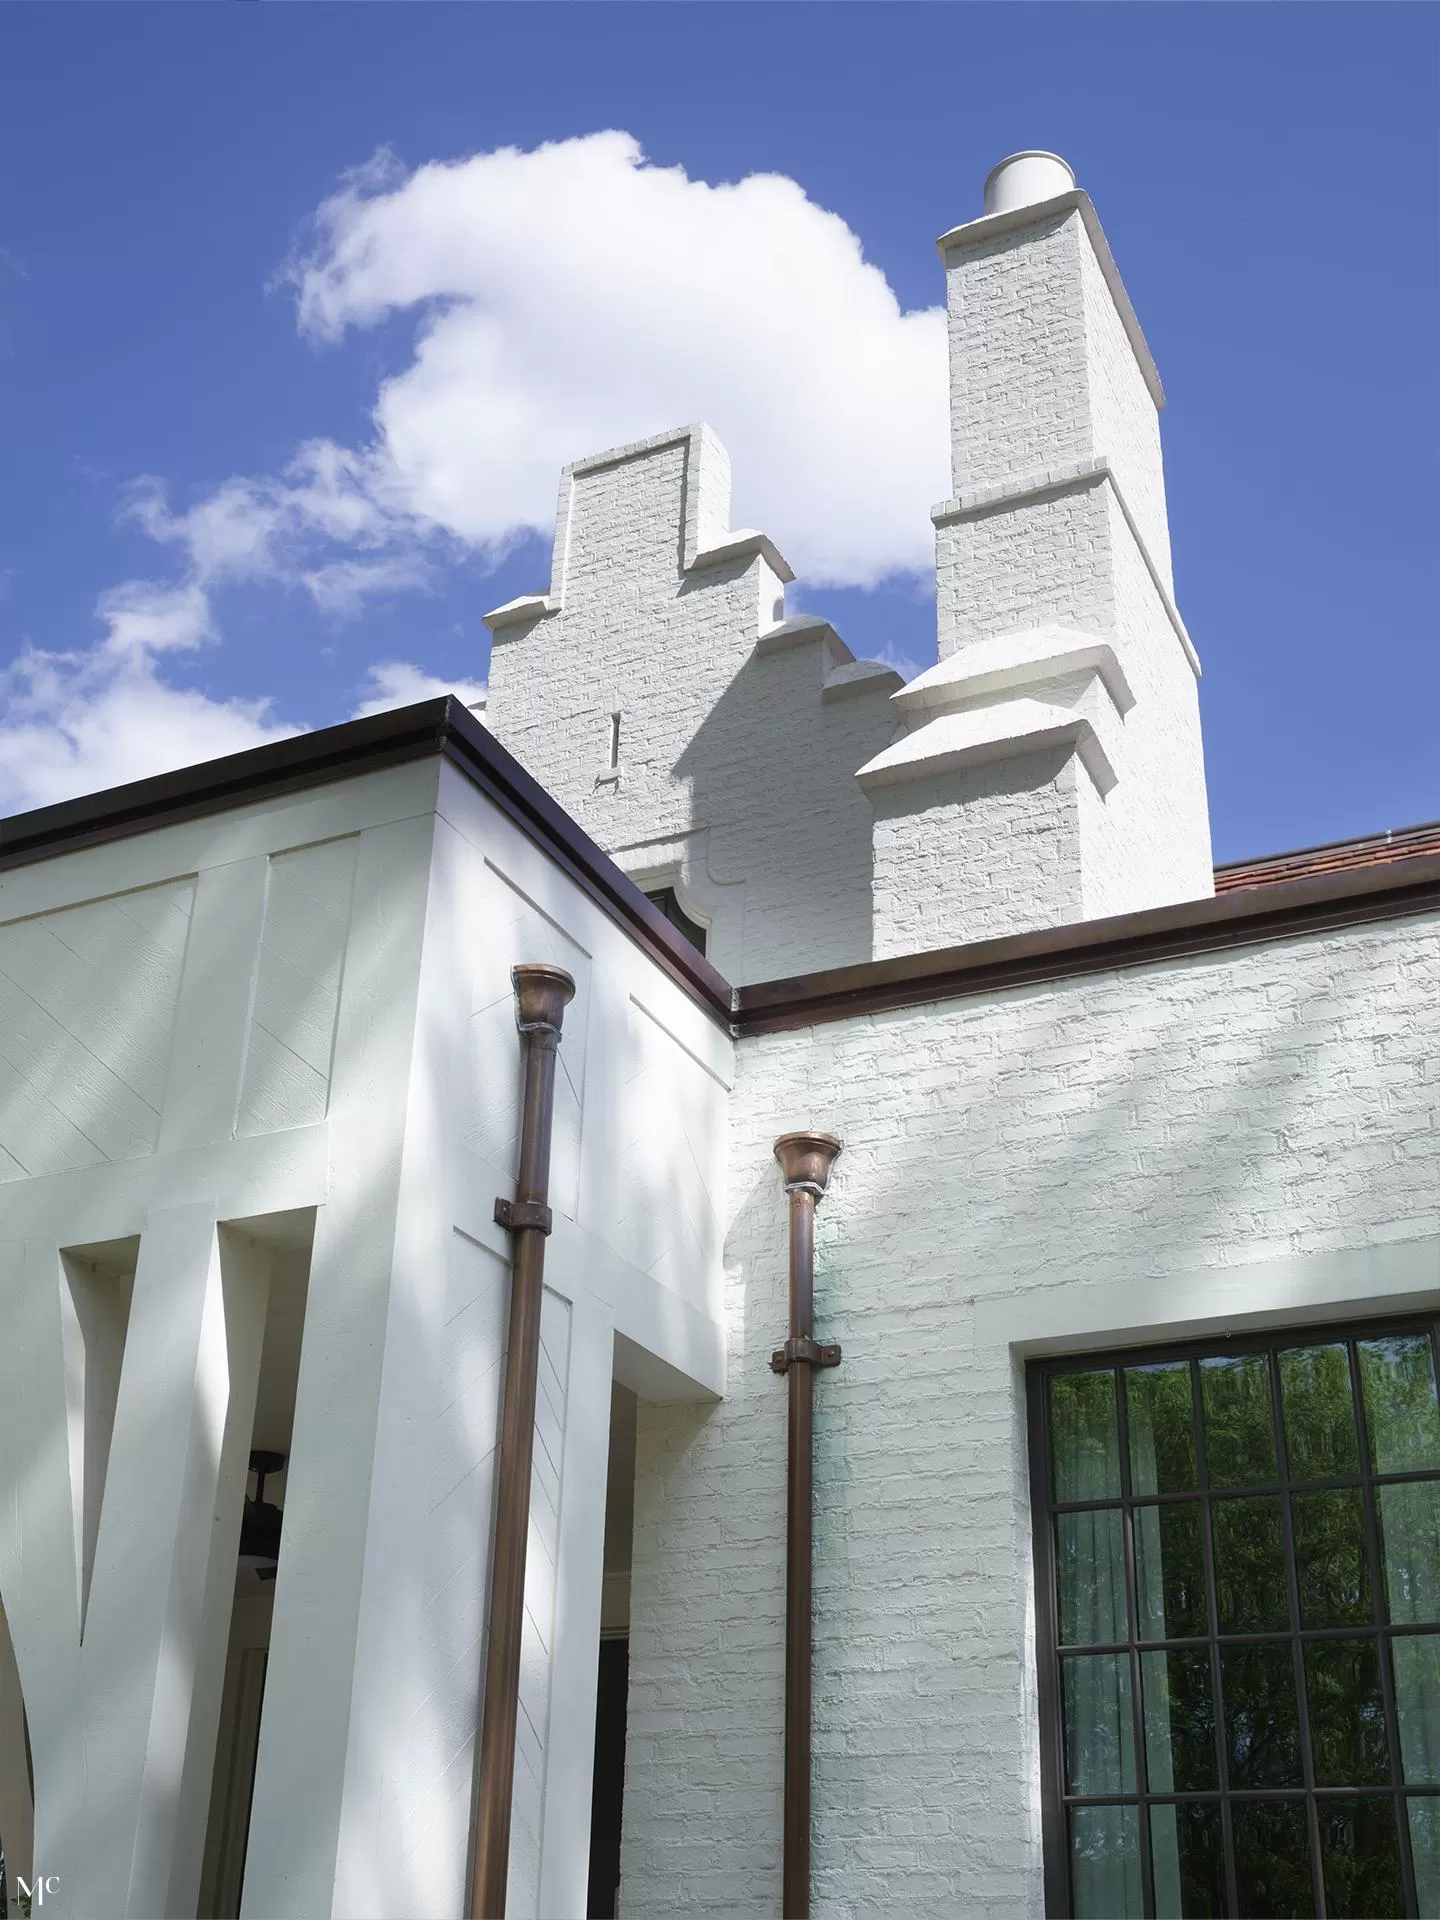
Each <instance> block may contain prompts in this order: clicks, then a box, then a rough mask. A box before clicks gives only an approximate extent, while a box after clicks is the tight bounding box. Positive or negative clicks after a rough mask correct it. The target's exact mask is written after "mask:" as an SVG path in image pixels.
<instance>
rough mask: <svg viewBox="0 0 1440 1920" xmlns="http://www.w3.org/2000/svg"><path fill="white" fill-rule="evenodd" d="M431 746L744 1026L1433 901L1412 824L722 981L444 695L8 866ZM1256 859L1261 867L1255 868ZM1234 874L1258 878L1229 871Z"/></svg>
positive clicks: (1265, 936)
mask: <svg viewBox="0 0 1440 1920" xmlns="http://www.w3.org/2000/svg"><path fill="white" fill-rule="evenodd" d="M431 755H439V756H441V757H443V758H445V759H447V760H449V761H451V762H452V764H453V765H455V766H456V767H458V768H459V769H460V770H461V771H462V772H463V773H464V774H465V775H466V777H467V778H468V779H470V780H471V781H473V782H474V784H475V785H476V786H477V787H479V788H480V790H481V791H482V792H483V793H484V794H485V795H486V796H487V797H488V798H489V799H490V800H491V801H492V802H493V803H494V804H495V805H496V806H497V807H499V809H500V810H501V812H502V813H504V814H506V815H507V816H508V818H510V819H511V820H513V821H514V822H515V824H516V825H517V826H518V827H519V828H520V829H521V831H522V832H523V833H525V834H526V835H528V837H529V838H530V839H531V840H533V841H534V842H535V843H536V844H537V845H538V846H540V847H541V848H542V849H543V850H544V851H545V852H546V853H547V854H548V855H549V856H550V858H551V859H553V860H554V861H555V863H556V864H557V865H558V866H559V867H561V868H562V869H563V870H564V872H566V873H567V874H568V875H569V876H570V878H571V879H572V880H573V881H574V882H575V884H576V885H577V886H578V887H579V888H580V889H581V891H582V892H583V893H585V894H586V895H587V896H588V897H589V898H590V899H591V900H593V901H594V902H595V903H596V904H597V905H598V906H599V907H600V909H601V910H602V911H603V912H604V913H605V914H606V915H607V916H608V917H609V918H610V919H611V920H612V921H614V922H615V923H616V924H617V925H618V926H619V927H621V928H622V929H623V931H625V932H626V933H627V934H629V935H630V937H631V938H632V939H634V940H635V941H637V942H638V943H639V945H640V946H642V947H643V948H644V949H645V951H646V952H647V953H648V954H649V955H650V957H651V958H652V959H653V960H654V961H655V963H656V964H657V965H658V966H659V967H661V968H662V969H663V971H664V972H665V973H666V974H668V975H669V977H670V978H671V979H672V980H674V981H675V983H676V985H677V986H679V987H680V988H681V990H682V991H683V992H684V993H686V994H687V995H688V996H689V998H690V999H691V1000H693V1001H694V1002H695V1003H696V1004H697V1005H698V1006H700V1007H701V1008H703V1009H704V1011H705V1012H706V1013H707V1014H708V1015H709V1016H710V1018H711V1019H713V1020H715V1021H716V1022H717V1023H718V1024H720V1025H722V1026H725V1027H727V1028H728V1029H729V1031H730V1032H731V1033H733V1034H735V1035H736V1036H738V1037H744V1036H746V1035H749V1034H760V1033H776V1032H780V1031H783V1030H784V1029H787V1028H792V1027H807V1026H815V1025H818V1024H821V1023H823V1022H825V1021H830V1020H848V1019H854V1018H856V1017H857V1016H860V1015H864V1014H869V1013H881V1012H888V1011H891V1010H893V1009H896V1008H902V1007H916V1006H924V1005H926V1004H928V1003H930V1002H932V1001H937V1000H956V999H964V998H967V997H971V996H974V995H977V994H984V993H995V992H999V991H1000V990H1002V989H1004V988H1006V987H1017V986H1029V985H1035V984H1038V983H1041V982H1044V981H1050V980H1062V979H1067V978H1070V977H1072V976H1078V975H1081V974H1087V973H1101V972H1107V971H1110V970H1111V969H1114V968H1117V967H1138V966H1146V965H1151V964H1154V963H1155V962H1157V961H1164V960H1175V959H1183V958H1185V957H1187V956H1189V955H1193V954H1202V953H1213V952H1216V951H1220V950H1223V949H1226V948H1231V947H1243V946H1252V945H1256V944H1258V943H1260V942H1262V941H1267V940H1287V939H1296V938H1299V937H1300V936H1301V935H1304V934H1307V933H1322V932H1326V931H1328V930H1330V929H1333V928H1337V927H1347V926H1356V925H1360V924H1362V923H1364V922H1366V921H1377V920H1390V919H1399V918H1403V917H1405V916H1407V915H1412V914H1421V913H1430V912H1434V911H1436V910H1437V909H1440V848H1436V847H1434V846H1433V845H1432V836H1433V835H1434V834H1435V832H1436V829H1434V828H1432V827H1417V828H1413V829H1406V830H1404V831H1403V832H1401V833H1396V834H1391V835H1386V836H1383V837H1381V838H1378V839H1372V840H1365V841H1340V842H1337V843H1336V844H1335V845H1334V846H1331V847H1325V848H1307V849H1304V850H1302V852H1301V853H1299V854H1294V855H1285V854H1280V855H1276V856H1275V857H1274V858H1273V859H1272V860H1270V861H1249V862H1236V863H1234V864H1232V866H1230V867H1229V868H1220V869H1218V870H1217V874H1216V884H1217V887H1220V888H1221V889H1222V890H1221V891H1219V892H1217V894H1216V896H1215V898H1214V899H1210V900H1192V901H1187V902H1185V903H1183V904H1182V905H1180V906H1174V907H1158V908H1155V909H1152V910H1151V911H1149V912H1147V913H1132V914H1123V915H1119V916H1117V917H1115V918H1114V919H1109V920H1086V921H1080V922H1078V923H1075V924H1072V925H1069V926H1064V927H1047V928H1043V929H1040V930H1038V931H1035V932H1031V933H1021V934H1013V935H1010V936H1008V937H1007V938H1005V939H1003V940H979V941H975V942H974V943H973V944H971V945H969V946H963V947H950V948H946V949H944V950H943V951H941V952H938V953H919V954H909V955H906V956H904V957H903V958H899V959H895V960H874V961H867V962H865V963H863V964H861V965H858V966H853V967H836V968H832V969H830V970H829V971H828V972H824V973H811V974H803V975H799V976H797V977H796V978H794V979H790V980H766V981H761V982H758V983H757V984H755V985H753V986H748V987H741V988H739V989H738V990H737V989H732V988H731V986H730V984H729V983H728V981H726V980H725V979H724V978H723V977H722V976H721V975H720V974H719V973H717V972H716V970H715V968H714V967H713V966H711V965H710V963H709V961H707V960H706V959H704V957H703V956H702V955H700V954H699V953H697V952H696V951H695V949H694V948H693V947H692V946H691V945H690V942H689V941H688V940H686V939H685V938H684V936H683V935H682V934H680V933H679V932H677V931H676V929H675V928H674V927H672V926H671V925H670V923H669V921H668V920H666V919H665V918H664V916H663V915H662V914H661V913H660V912H659V911H658V910H657V909H656V908H655V907H652V906H651V904H650V902H649V901H648V900H647V899H646V898H645V896H644V894H643V893H641V891H640V889H639V888H638V887H637V886H636V885H635V884H634V882H633V881H631V880H629V879H627V877H626V876H625V875H624V874H623V873H622V872H621V871H620V869H619V868H618V867H617V866H616V865H615V863H614V862H613V861H612V860H611V859H610V858H609V857H608V856H607V855H606V854H604V853H602V852H601V850H600V848H599V847H597V846H596V844H595V842H594V841H593V840H592V839H591V838H590V837H589V835H588V834H586V833H584V832H582V830H581V829H580V828H579V827H578V826H577V825H576V824H575V822H574V821H573V820H572V819H571V818H570V816H569V815H568V814H567V813H565V812H564V811H563V809H562V808H561V807H560V806H559V805H558V804H557V803H556V802H555V801H554V800H553V799H552V798H551V796H550V795H549V794H548V793H547V792H546V791H545V789H544V788H543V787H541V786H540V785H538V783H537V782H536V781H534V780H533V779H532V778H531V777H530V775H529V774H528V773H526V771H525V769H524V768H523V767H522V766H521V765H520V764H519V762H518V761H516V760H514V759H513V758H512V757H511V756H510V755H509V754H508V753H507V752H506V751H505V749H504V748H503V747H502V746H501V745H500V744H499V742H498V741H497V740H496V739H495V737H494V736H493V734H491V733H490V732H489V731H488V730H487V729H486V728H485V727H483V726H482V725H481V724H480V722H479V721H478V720H476V719H475V717H474V715H473V714H472V713H471V712H470V711H469V709H468V708H467V707H466V706H464V704H463V703H462V702H461V701H459V700H457V699H455V698H454V697H453V696H450V697H446V698H445V699H440V700H426V701H422V702H420V703H419V704H418V705H416V706H413V707H401V708H399V709H397V710H396V711H394V712H392V713H382V714H376V715H373V716H372V717H371V718H369V719H366V720H351V721H347V722H346V723H345V724H344V725H343V726H338V727H326V728H323V729H322V730H321V731H319V732H317V733H306V734H299V735H297V736H295V737H294V738H293V739H290V740H280V741H277V742H275V743H274V744H273V745H271V746H267V747H256V748H254V749H253V750H252V751H250V752H249V753H236V754H230V755H227V756H226V757H225V758H224V759H222V760H208V761H206V762H204V763H203V764H202V765H200V766H197V767H183V768H181V769H179V770H178V771H177V772H175V773H162V774H157V775H156V776H155V777H154V778H153V779H150V780H137V781H135V782H134V783H133V784H132V785H130V786H124V787H112V788H110V789H109V791H107V792H105V793H94V794H85V795H82V796H81V797H80V798H79V799H76V800H65V801H62V802H61V803H60V804H59V805H58V806H53V807H41V808H38V809H37V810H36V811H34V812H32V813H22V814H16V815H15V816H13V817H12V818H11V819H9V820H0V872H4V871H5V870H6V869H9V868H14V867H20V866H27V865H30V864H31V863H33V862H34V861H37V860H48V859H52V858H54V857H56V856H57V855H60V854H64V853H71V852H74V851H75V850H76V849H78V848H81V847H92V846H98V845H102V844H104V843H105V842H107V841H111V840H120V839H124V838H126V837H127V836H129V835H131V834H136V833H148V832H151V831H153V830H154V829H155V828H157V827H165V826H172V825H174V824H176V823H177V822H179V821H183V820H194V819H198V818H200V817H202V816H203V815H206V814H211V813H221V812H224V811H225V810H227V809H228V808H231V807H238V806H245V805H248V804H251V803H253V802H256V801H263V800H267V799H272V798H275V797H276V796H278V795H280V794H284V793H294V792H298V791H300V790H302V789H305V788H308V787H316V786H321V785H324V784H326V783H328V782H331V781H335V780H348V779H352V778H355V777H356V776H358V775H360V774H365V773H373V772H376V771H377V770H379V769H381V768H383V767H387V766H398V765H401V764H403V763H404V762H407V761H411V760H421V759H425V758H427V757H429V756H431ZM1394 849H1399V851H1395V850H1394ZM1313 856H1327V857H1326V858H1324V859H1318V858H1314V857H1313ZM1262 868H1264V869H1267V870H1268V871H1266V872H1265V873H1264V874H1263V875H1262V874H1261V873H1260V871H1259V870H1260V869H1262ZM1242 869H1248V870H1249V871H1250V872H1252V873H1254V874H1255V875H1256V877H1255V878H1253V879H1248V880H1240V879H1238V878H1235V879H1229V880H1228V881H1227V876H1229V875H1238V873H1239V872H1240V871H1241V870H1242Z"/></svg>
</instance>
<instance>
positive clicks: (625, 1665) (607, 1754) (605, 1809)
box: [585, 1640, 630, 1920]
mask: <svg viewBox="0 0 1440 1920" xmlns="http://www.w3.org/2000/svg"><path fill="white" fill-rule="evenodd" d="M629 1681H630V1642H629V1641H628V1640H602V1641H601V1642H600V1687H599V1695H598V1698H597V1700H596V1707H595V1787H594V1798H593V1800H592V1802H591V1808H590V1894H589V1898H588V1900H587V1901H586V1903H585V1912H586V1915H587V1916H589V1917H591V1920H614V1916H615V1903H616V1897H617V1895H618V1894H619V1892H620V1820H621V1813H622V1811H623V1801H624V1796H625V1697H626V1693H627V1691H628V1688H629Z"/></svg>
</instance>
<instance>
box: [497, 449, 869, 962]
mask: <svg viewBox="0 0 1440 1920" xmlns="http://www.w3.org/2000/svg"><path fill="white" fill-rule="evenodd" d="M702 463H703V468H704V471H703V475H699V476H698V477H697V470H698V469H699V468H700V466H701V465H702ZM729 504H730V503H729V464H728V461H727V460H726V458H725V455H724V450H723V448H721V447H720V446H719V443H718V442H717V441H716V440H715V439H714V437H713V435H710V434H708V433H706V432H705V431H704V430H703V429H702V430H695V431H692V432H691V433H689V434H681V435H679V436H677V437H675V438H673V439H671V440H669V441H662V442H659V443H653V444H652V443H646V445H645V446H643V447H641V448H639V449H637V450H634V451H632V452H630V453H629V454H627V455H625V456H624V457H621V458H617V459H616V460H615V461H614V462H613V463H611V464H608V465H605V466H601V467H599V468H595V467H593V466H592V465H591V464H590V463H584V464H583V465H582V467H581V469H580V470H579V471H578V472H577V473H576V474H575V476H574V478H573V481H572V480H571V479H570V478H569V477H568V476H567V481H566V484H565V486H564V488H563V489H562V510H561V515H560V524H559V532H558V533H557V543H556V564H555V582H556V590H555V595H554V597H555V598H556V599H558V600H560V601H561V602H562V610H561V611H560V612H558V613H555V614H553V615H551V616H550V617H543V618H537V619H535V620H534V621H533V622H532V623H531V624H529V625H528V626H524V627H514V626H511V627H504V626H502V627H501V628H500V630H499V631H498V632H497V635H496V643H495V649H494V654H493V657H492V663H491V669H490V690H489V704H488V708H487V715H486V717H487V722H488V724H489V725H490V726H491V728H492V729H493V731H494V732H495V734H496V736H497V738H498V739H499V740H500V741H501V742H502V743H503V744H504V745H505V746H506V747H508V748H509V749H510V750H511V752H513V753H514V754H515V755H516V756H517V758H518V759H520V760H521V761H522V762H523V764H524V765H525V766H526V767H527V768H528V770H529V771H530V772H531V773H533V774H534V775H535V777H536V778H537V779H538V780H539V781H540V782H541V783H542V784H543V785H544V786H545V787H546V788H548V790H549V791H550V792H551V793H552V794H554V795H555V797H556V799H558V800H559V801H560V803H561V805H562V806H564V807H565V808H566V810H567V811H568V812H569V813H571V814H572V815H573V816H574V817H575V818H576V819H577V820H578V821H579V822H580V824H581V825H582V826H583V827H584V828H585V830H586V832H587V833H589V834H591V835H592V836H593V837H594V838H595V839H596V840H597V841H598V842H599V844H600V845H601V846H602V847H603V848H604V849H605V850H606V852H607V853H610V854H612V855H613V856H614V857H615V858H616V859H618V860H619V862H620V864H621V865H622V866H624V867H625V868H626V870H627V871H629V872H631V873H633V874H635V875H636V877H637V878H639V879H640V880H641V882H642V884H644V883H650V882H653V883H655V884H661V883H668V882H670V881H672V880H673V879H675V878H676V877H678V878H679V879H680V882H681V891H682V895H683V897H684V898H685V903H686V905H687V907H689V908H690V910H691V911H692V912H694V913H695V915H696V917H697V918H699V919H701V920H702V921H707V922H708V923H709V927H710V932H711V940H710V952H711V957H712V958H714V959H715V961H716V962H717V964H718V965H719V966H720V967H721V968H722V970H723V971H724V972H726V973H727V974H728V976H729V977H730V978H731V979H735V980H746V979H765V978H773V977H776V976H778V975H782V974H786V973H793V972H797V971H801V970H803V969H805V968H809V967H818V966H838V965H841V964H843V963H845V962H849V961H855V960H864V959H868V958H869V957H870V951H871V947H870V826H871V821H870V809H869V805H868V803H867V801H866V799H865V797H864V795H863V794H862V793H861V792H860V790H859V789H858V788H857V787H856V785H855V782H854V779H853V775H854V771H855V769H856V767H858V766H860V765H861V763H862V762H863V761H865V760H867V759H869V758H870V757H871V756H872V755H873V754H875V753H877V752H878V751H880V749H881V748H882V747H884V746H886V745H887V744H888V743H889V741H890V740H891V739H892V738H893V737H894V735H895V733H896V732H897V730H898V728H897V724H896V721H895V720H894V718H893V716H892V715H891V713H890V710H889V706H888V699H887V695H888V692H889V689H890V687H892V686H894V685H897V684H898V681H896V680H894V679H891V680H889V681H888V682H887V681H885V680H883V679H882V680H877V682H876V683H875V686H874V688H873V690H870V691H860V692H850V693H848V694H847V695H846V697H845V698H843V699H833V698H832V699H829V700H827V699H825V698H824V697H823V688H824V683H825V678H826V661H827V656H826V646H825V643H824V642H823V641H822V640H821V639H819V638H818V637H817V638H815V639H813V640H811V641H810V642H808V643H806V644H803V645H799V646H794V647H789V648H786V649H784V650H783V651H779V652H775V653H762V654H757V653H756V652H755V643H756V640H757V638H758V637H759V636H760V634H761V633H762V632H764V631H765V630H766V629H767V628H770V627H773V626H774V625H775V624H777V623H778V622H779V621H780V620H781V619H782V618H783V617H784V611H785V609H784V586H783V583H782V581H781V580H780V578H779V577H778V575H777V574H776V572H775V571H774V570H773V568H772V567H771V565H770V564H769V563H768V561H767V559H766V558H765V557H764V556H763V555H748V556H741V557H739V558H736V559H733V560H730V561H727V562H725V563H723V564H721V565H717V566H713V567H707V568H704V569H702V570H688V571H687V568H686V564H685V562H686V549H687V545H689V546H691V547H692V548H693V545H694V544H695V543H696V542H698V543H699V544H700V545H701V546H702V547H703V546H704V545H705V543H706V542H707V541H708V542H709V543H711V544H716V543H718V542H720V541H723V540H724V539H725V538H727V536H728V520H729ZM690 516H693V527H692V525H691V524H690ZM617 711H618V712H620V713H621V715H622V720H621V741H620V762H621V767H622V777H621V779H620V780H619V782H618V783H615V782H607V781H605V780H604V779H603V778H602V777H601V776H602V775H603V774H604V773H605V772H606V770H607V765H608V755H609V744H610V726H611V715H612V714H613V713H615V712H617Z"/></svg>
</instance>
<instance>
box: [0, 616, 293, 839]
mask: <svg viewBox="0 0 1440 1920" xmlns="http://www.w3.org/2000/svg"><path fill="white" fill-rule="evenodd" d="M96 611H97V613H98V614H99V616H100V618H101V619H103V620H104V621H105V623H106V625H107V627H108V629H109V631H108V632H107V634H106V636H105V638H104V639H103V640H102V641H101V642H100V644H99V645H98V646H95V647H92V648H89V649H84V650H77V651H75V652H73V653H59V652H46V651H42V650H41V649H38V648H34V647H29V648H26V649H25V650H24V651H23V652H22V653H20V654H19V655H18V657H17V658H16V659H15V660H13V661H12V662H11V663H10V664H9V665H8V666H6V667H3V668H0V813H18V812H22V811H23V810H24V809H26V808H28V807H43V806H48V805H49V804H50V803H51V802H52V801H56V800H67V799H69V798H70V797H71V796H72V795H73V794H76V793H91V792H94V791H96V790H97V789H99V788H104V787H113V786H119V785H122V784H123V783H124V782H125V781H127V780H139V779H143V778H144V777H145V776H146V775H148V774H153V773H163V772H166V771H168V770H169V769H170V768H172V767H183V766H189V765H191V764H192V763H193V762H195V761H199V760H212V759H216V758H218V757H219V756H220V755H222V754H227V753H239V752H240V751H241V750H242V749H244V748H246V747H256V746H260V745H262V744H263V743H264V742H265V741H267V740H278V739H283V738H284V736H285V735H286V734H289V733H293V732H295V728H293V727H287V726H284V725H282V724H280V723H278V722H277V721H275V720H274V719H272V718H271V716H270V712H269V703H268V702H267V701H255V700H214V699H211V698H210V697H209V696H207V695H206V694H204V693H201V692H199V691H197V690H195V689H194V688H185V687H175V686H171V685H168V684H167V683H166V682H165V681H163V680H162V679H161V678H160V674H159V671H158V660H159V658H160V657H162V656H164V655H165V654H168V653H173V652H176V651H181V650H186V649H190V648H194V647H198V646H201V645H203V644H205V643H206V642H207V641H208V640H209V639H211V637H212V628H211V620H210V606H209V602H208V600H207V599H206V596H205V594H204V592H203V591H202V590H201V589H200V588H198V587H196V586H194V585H185V586H181V587H162V586H155V585H153V584H151V583H149V582H145V581H134V580H132V581H128V582H127V583H126V584H125V585H124V586H121V587H116V588H113V589H112V590H111V591H110V592H109V593H106V594H104V595H102V596H101V599H100V602H99V604H98V606H97V609H96Z"/></svg>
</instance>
